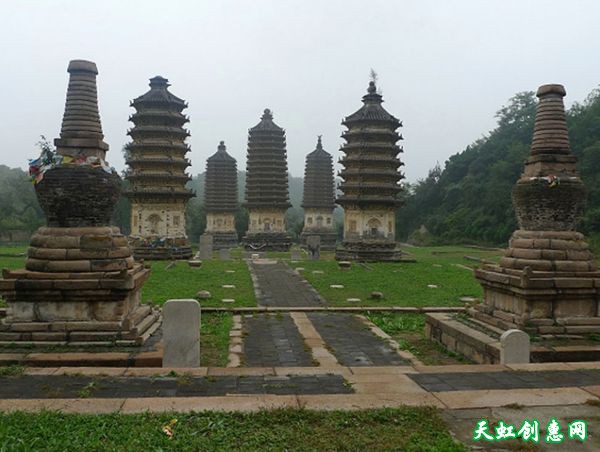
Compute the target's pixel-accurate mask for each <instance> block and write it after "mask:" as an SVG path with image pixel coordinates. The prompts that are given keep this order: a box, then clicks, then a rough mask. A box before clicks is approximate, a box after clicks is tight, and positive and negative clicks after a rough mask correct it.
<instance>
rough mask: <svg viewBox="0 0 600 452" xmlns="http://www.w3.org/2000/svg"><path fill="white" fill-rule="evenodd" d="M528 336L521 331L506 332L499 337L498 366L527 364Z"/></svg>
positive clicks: (528, 354)
mask: <svg viewBox="0 0 600 452" xmlns="http://www.w3.org/2000/svg"><path fill="white" fill-rule="evenodd" d="M529 356H530V343H529V335H528V334H527V333H526V332H524V331H521V330H516V329H513V330H507V331H505V332H504V333H502V336H500V364H527V363H529Z"/></svg>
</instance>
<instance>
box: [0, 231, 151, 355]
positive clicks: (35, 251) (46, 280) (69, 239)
mask: <svg viewBox="0 0 600 452" xmlns="http://www.w3.org/2000/svg"><path fill="white" fill-rule="evenodd" d="M149 275H150V270H148V269H146V268H144V266H143V265H141V264H139V263H135V262H134V260H133V257H132V256H131V252H130V250H129V248H128V247H127V239H126V238H125V237H124V236H123V235H121V234H120V232H119V229H118V228H114V227H109V226H99V227H79V228H54V227H42V228H40V229H38V231H37V232H36V233H35V234H34V235H33V236H32V239H31V246H30V248H29V250H28V258H27V261H26V268H24V269H18V270H7V269H5V270H3V279H2V280H0V292H1V293H2V296H3V297H4V299H5V300H6V302H7V305H8V308H7V312H6V317H5V318H3V319H2V322H1V323H0V345H7V344H11V343H19V344H21V345H25V344H30V345H38V344H44V345H67V344H68V345H89V346H105V345H119V346H128V345H140V344H142V343H144V342H145V341H146V340H147V339H148V337H149V336H150V335H151V334H152V333H153V332H154V331H155V330H156V329H157V328H158V327H159V325H160V313H159V312H158V311H157V310H155V309H154V308H152V307H150V306H147V305H140V289H141V286H142V285H143V284H144V282H145V281H146V280H147V279H148V276H149Z"/></svg>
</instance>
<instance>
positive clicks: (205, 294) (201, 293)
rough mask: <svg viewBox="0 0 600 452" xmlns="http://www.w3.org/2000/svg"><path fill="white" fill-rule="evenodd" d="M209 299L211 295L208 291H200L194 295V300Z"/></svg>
mask: <svg viewBox="0 0 600 452" xmlns="http://www.w3.org/2000/svg"><path fill="white" fill-rule="evenodd" d="M211 297H212V295H211V293H210V292H209V291H208V290H200V291H199V292H198V293H197V294H196V298H198V299H200V300H208V299H209V298H211Z"/></svg>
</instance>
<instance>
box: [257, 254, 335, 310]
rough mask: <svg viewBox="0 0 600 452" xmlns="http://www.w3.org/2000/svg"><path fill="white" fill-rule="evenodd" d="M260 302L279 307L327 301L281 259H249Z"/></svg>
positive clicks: (311, 305) (313, 304) (312, 304)
mask: <svg viewBox="0 0 600 452" xmlns="http://www.w3.org/2000/svg"><path fill="white" fill-rule="evenodd" d="M248 266H249V267H250V273H251V275H252V280H253V282H254V289H255V293H256V298H257V301H258V304H259V305H261V306H277V307H315V306H325V305H326V304H327V303H326V302H325V300H324V299H323V298H322V297H321V296H320V295H319V294H318V293H317V291H316V290H315V289H314V288H313V287H312V286H311V285H310V284H308V283H307V282H306V281H304V280H303V279H302V278H301V277H300V276H299V275H298V274H297V273H296V272H294V270H292V269H291V268H290V267H288V266H287V265H286V264H285V263H283V262H281V261H269V260H264V261H249V262H248Z"/></svg>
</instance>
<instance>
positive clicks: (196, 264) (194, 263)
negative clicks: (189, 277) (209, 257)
mask: <svg viewBox="0 0 600 452" xmlns="http://www.w3.org/2000/svg"><path fill="white" fill-rule="evenodd" d="M188 265H189V266H190V267H193V268H197V267H202V261H200V260H198V259H192V260H189V261H188Z"/></svg>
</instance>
